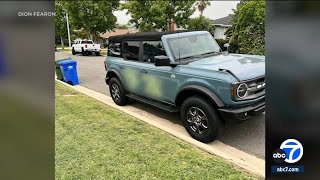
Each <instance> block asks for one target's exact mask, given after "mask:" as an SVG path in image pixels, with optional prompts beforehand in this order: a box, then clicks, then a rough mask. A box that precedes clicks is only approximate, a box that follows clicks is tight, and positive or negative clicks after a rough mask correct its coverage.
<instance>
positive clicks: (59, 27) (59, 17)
mask: <svg viewBox="0 0 320 180" xmlns="http://www.w3.org/2000/svg"><path fill="white" fill-rule="evenodd" d="M54 5H55V12H56V16H55V19H54V21H55V34H56V36H57V37H59V38H60V41H61V47H62V49H64V43H63V39H64V38H65V37H67V21H66V18H65V13H64V11H63V4H62V2H61V1H55V4H54Z"/></svg>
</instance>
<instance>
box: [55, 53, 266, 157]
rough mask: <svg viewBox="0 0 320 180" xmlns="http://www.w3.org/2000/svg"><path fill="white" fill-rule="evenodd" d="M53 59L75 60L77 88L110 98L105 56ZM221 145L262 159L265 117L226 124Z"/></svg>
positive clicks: (151, 109)
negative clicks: (82, 87) (106, 78)
mask: <svg viewBox="0 0 320 180" xmlns="http://www.w3.org/2000/svg"><path fill="white" fill-rule="evenodd" d="M55 57H56V59H60V58H62V57H71V58H72V59H74V60H76V61H77V70H78V77H79V81H80V85H81V86H84V87H86V88H89V89H91V90H94V91H97V92H99V93H102V94H105V95H108V96H110V94H109V89H108V86H107V85H106V83H105V81H104V78H105V75H106V72H105V69H104V64H103V62H104V61H105V59H106V57H105V56H95V55H93V56H82V55H72V54H71V53H68V52H56V53H55ZM131 105H132V106H134V107H137V108H140V109H143V110H145V111H148V112H151V113H153V114H156V115H157V116H159V117H162V118H165V119H167V120H169V121H171V122H173V123H176V124H181V123H180V120H179V115H178V114H177V113H167V112H166V111H162V110H159V109H158V108H154V107H151V106H148V105H145V104H143V103H140V102H133V103H132V104H131ZM220 141H222V142H223V143H225V144H227V145H229V146H232V147H235V148H237V149H239V150H242V151H244V152H247V153H249V154H252V155H255V156H257V157H259V158H263V159H264V157H265V154H264V153H265V148H264V147H265V114H264V113H263V114H262V115H261V116H259V117H256V118H254V119H251V120H248V121H245V122H242V123H238V124H234V125H229V126H228V127H226V129H225V131H224V135H223V137H221V138H220Z"/></svg>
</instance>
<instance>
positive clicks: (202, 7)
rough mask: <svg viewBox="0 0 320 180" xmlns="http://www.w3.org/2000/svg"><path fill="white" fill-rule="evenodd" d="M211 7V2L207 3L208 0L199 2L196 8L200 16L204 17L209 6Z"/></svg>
mask: <svg viewBox="0 0 320 180" xmlns="http://www.w3.org/2000/svg"><path fill="white" fill-rule="evenodd" d="M210 5H211V3H210V1H207V0H201V1H197V3H196V6H197V8H198V10H199V12H200V16H202V15H203V11H204V10H205V9H206V8H207V6H210Z"/></svg>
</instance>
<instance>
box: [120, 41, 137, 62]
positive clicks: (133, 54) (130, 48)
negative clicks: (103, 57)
mask: <svg viewBox="0 0 320 180" xmlns="http://www.w3.org/2000/svg"><path fill="white" fill-rule="evenodd" d="M139 47H140V42H139V41H124V42H123V57H124V59H127V60H133V61H139V49H140V48H139Z"/></svg>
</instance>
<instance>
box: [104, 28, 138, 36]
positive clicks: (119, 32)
mask: <svg viewBox="0 0 320 180" xmlns="http://www.w3.org/2000/svg"><path fill="white" fill-rule="evenodd" d="M129 33H132V31H131V30H130V29H115V30H114V31H111V32H106V33H103V34H100V37H102V38H109V37H111V36H117V35H123V34H129Z"/></svg>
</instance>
